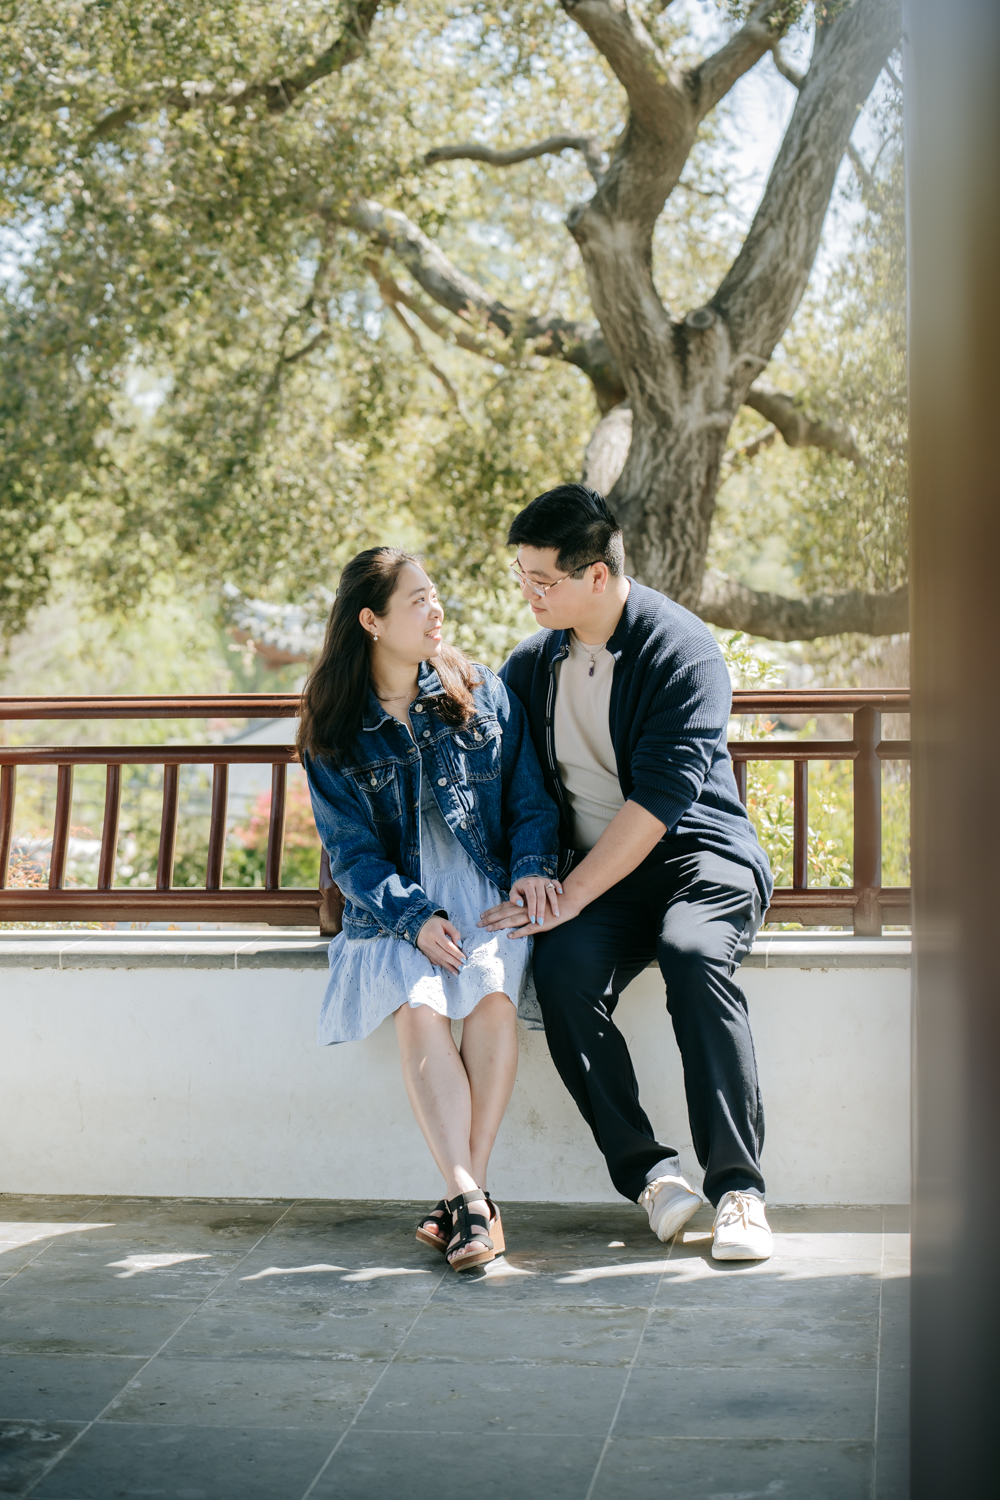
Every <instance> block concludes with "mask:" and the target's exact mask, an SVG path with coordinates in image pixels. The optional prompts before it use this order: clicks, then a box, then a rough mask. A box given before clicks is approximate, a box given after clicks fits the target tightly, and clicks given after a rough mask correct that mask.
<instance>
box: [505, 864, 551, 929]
mask: <svg viewBox="0 0 1000 1500" xmlns="http://www.w3.org/2000/svg"><path fill="white" fill-rule="evenodd" d="M561 894H562V886H561V885H560V884H559V882H558V880H547V879H546V878H545V876H544V875H526V876H525V877H524V878H523V879H522V880H515V881H514V884H513V885H512V886H511V888H510V899H511V901H512V902H513V904H514V905H515V906H520V907H523V909H524V910H525V911H526V912H527V914H528V924H529V926H530V925H531V924H532V923H534V922H537V923H538V925H539V926H540V927H541V926H542V924H543V923H544V921H545V908H546V905H548V906H549V907H551V909H552V913H553V915H554V916H556V917H558V915H559V897H560V895H561Z"/></svg>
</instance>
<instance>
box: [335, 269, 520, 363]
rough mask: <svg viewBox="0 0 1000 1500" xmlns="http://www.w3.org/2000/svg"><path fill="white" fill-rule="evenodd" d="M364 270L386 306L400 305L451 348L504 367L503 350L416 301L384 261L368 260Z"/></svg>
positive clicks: (418, 298) (420, 299) (417, 299)
mask: <svg viewBox="0 0 1000 1500" xmlns="http://www.w3.org/2000/svg"><path fill="white" fill-rule="evenodd" d="M365 266H366V267H367V268H368V270H369V271H370V272H371V274H372V276H373V277H374V278H375V281H376V283H377V285H378V289H379V291H380V293H381V294H382V299H383V301H385V302H386V303H395V304H399V305H400V306H402V307H405V308H407V309H408V310H409V311H410V312H411V313H413V315H414V317H417V318H419V319H420V321H421V323H423V325H424V327H425V328H429V329H430V331H431V333H436V334H437V336H438V338H439V339H444V341H445V342H446V343H448V344H457V345H458V347H459V348H460V349H467V350H468V351H469V353H470V354H479V355H481V356H482V358H483V359H495V360H499V361H500V362H501V363H502V362H503V360H504V352H503V350H499V349H497V348H496V347H495V346H494V345H493V344H491V343H490V342H489V340H488V339H484V338H477V337H476V336H475V335H474V334H471V333H467V332H466V331H465V329H464V328H455V327H453V326H452V324H450V323H446V322H445V321H444V319H443V318H439V317H438V316H437V314H436V313H434V312H433V311H432V310H431V308H429V307H428V306H427V303H426V302H424V301H423V300H422V298H420V297H415V296H414V295H413V293H412V292H408V291H407V290H406V289H405V288H404V287H401V286H400V284H399V282H398V281H397V280H396V279H395V277H393V276H390V274H389V272H388V271H387V270H386V268H385V264H384V262H383V261H382V260H380V259H377V258H376V257H375V256H373V255H372V256H368V257H367V258H366V259H365Z"/></svg>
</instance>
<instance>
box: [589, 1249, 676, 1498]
mask: <svg viewBox="0 0 1000 1500" xmlns="http://www.w3.org/2000/svg"><path fill="white" fill-rule="evenodd" d="M675 1243H676V1241H675V1239H672V1240H671V1242H670V1246H669V1249H668V1250H667V1260H668V1261H669V1260H670V1257H671V1256H672V1255H673V1253H674V1246H675ZM666 1274H667V1273H666V1271H661V1273H660V1275H659V1277H658V1279H657V1283H656V1287H655V1288H654V1290H653V1296H652V1300H651V1302H650V1304H649V1307H648V1308H647V1309H646V1316H645V1318H644V1319H643V1323H642V1328H641V1330H640V1332H639V1337H638V1339H637V1341H636V1346H635V1349H634V1350H633V1351H632V1358H631V1360H630V1361H629V1364H628V1366H627V1368H626V1371H625V1379H624V1381H623V1382H622V1388H621V1391H620V1392H619V1395H618V1401H617V1404H616V1406H615V1409H614V1412H613V1413H612V1416H611V1422H610V1424H609V1426H608V1431H607V1434H606V1436H605V1439H604V1442H603V1443H602V1444H601V1451H600V1453H599V1454H598V1455H597V1463H596V1464H595V1465H594V1472H593V1474H592V1475H591V1478H590V1484H589V1485H588V1486H587V1493H586V1496H585V1500H592V1497H593V1494H594V1490H595V1488H596V1486H597V1481H598V1479H599V1478H600V1475H601V1469H602V1468H603V1466H604V1460H605V1458H606V1456H607V1453H608V1450H609V1448H610V1447H611V1440H612V1438H613V1436H614V1431H615V1424H616V1423H617V1421H618V1413H619V1412H620V1411H621V1409H622V1402H623V1401H624V1400H625V1392H626V1391H627V1390H628V1386H629V1381H630V1380H631V1378H632V1371H633V1370H634V1369H635V1362H636V1360H637V1359H638V1358H639V1351H640V1349H641V1348H642V1341H643V1339H644V1338H645V1337H646V1329H647V1328H648V1327H649V1320H650V1318H651V1317H652V1316H653V1309H654V1308H655V1306H656V1299H657V1297H658V1296H659V1294H660V1287H661V1285H662V1283H663V1278H664V1276H665V1275H666Z"/></svg>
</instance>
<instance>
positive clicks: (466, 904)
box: [319, 775, 541, 1046]
mask: <svg viewBox="0 0 1000 1500" xmlns="http://www.w3.org/2000/svg"><path fill="white" fill-rule="evenodd" d="M420 884H421V885H422V886H423V888H424V890H425V891H426V892H427V895H428V897H429V898H430V900H431V901H433V902H434V904H435V906H440V907H441V908H442V909H443V910H445V911H446V912H447V913H448V920H449V921H450V922H453V923H454V924H455V926H456V927H457V928H458V930H459V932H460V933H461V934H462V952H463V953H464V954H465V963H464V964H463V966H462V969H461V972H460V973H458V974H449V973H448V972H447V970H446V969H442V968H439V967H436V966H435V965H434V964H432V963H431V961H430V959H429V958H427V957H426V956H425V955H424V954H423V953H421V952H420V950H419V948H415V947H414V946H413V944H412V943H409V942H406V941H405V940H404V939H403V938H393V937H377V938H347V937H345V936H344V934H343V933H342V932H341V933H338V934H337V936H336V937H335V938H333V940H332V941H331V943H330V981H329V983H328V985H327V987H326V994H325V996H324V997H323V1003H322V1005H321V1006H320V1012H319V1040H320V1044H321V1045H323V1046H329V1045H331V1044H332V1043H334V1042H356V1041H360V1039H361V1038H362V1037H366V1036H368V1035H369V1034H370V1033H371V1032H372V1031H374V1030H375V1028H376V1026H378V1025H379V1024H380V1023H381V1022H382V1021H384V1020H385V1018H386V1016H391V1015H392V1013H393V1011H395V1010H398V1009H399V1007H400V1006H401V1005H403V1004H405V1003H406V1002H409V1004H410V1005H429V1006H430V1007H431V1009H432V1010H436V1011H437V1012H438V1014H439V1015H442V1016H448V1017H449V1018H450V1019H451V1020H453V1021H457V1020H460V1019H461V1018H462V1017H464V1016H467V1015H469V1013H470V1012H471V1011H473V1010H475V1008H476V1006H477V1005H478V1004H479V1002H480V1000H482V999H483V997H484V996H486V995H492V994H494V993H495V992H496V991H500V992H502V993H503V994H505V995H509V996H510V999H511V1001H512V1002H513V1004H514V1005H516V1006H517V1007H518V1010H519V1014H520V1015H521V1018H522V1020H524V1021H525V1022H526V1024H527V1025H528V1026H529V1027H530V1028H531V1029H533V1030H536V1029H538V1027H540V1026H541V1014H540V1012H539V1010H538V1001H537V1000H536V998H535V993H534V986H533V985H532V984H531V947H532V939H531V938H517V939H515V938H509V937H508V936H507V934H506V932H486V931H484V930H483V929H482V928H481V927H478V926H477V925H476V924H477V923H478V921H479V918H480V916H481V914H482V913H483V912H484V911H486V909H487V908H488V907H490V906H497V905H498V904H499V903H500V901H502V900H503V896H502V894H501V892H500V891H498V890H497V888H496V886H495V885H494V884H493V883H492V881H490V880H487V878H486V876H485V875H484V874H483V873H482V871H481V870H480V869H479V868H478V867H477V866H476V865H475V864H474V863H473V861H472V860H471V859H470V858H469V856H468V854H466V852H465V850H464V849H463V848H462V846H461V844H460V843H459V842H458V839H457V838H456V837H455V835H454V834H453V833H452V831H451V829H450V828H449V827H448V824H447V823H446V822H445V820H444V818H443V816H442V814H441V809H440V808H439V807H438V805H437V801H436V799H435V797H434V792H433V789H432V788H431V786H430V778H429V777H427V776H423V775H422V776H421V780H420Z"/></svg>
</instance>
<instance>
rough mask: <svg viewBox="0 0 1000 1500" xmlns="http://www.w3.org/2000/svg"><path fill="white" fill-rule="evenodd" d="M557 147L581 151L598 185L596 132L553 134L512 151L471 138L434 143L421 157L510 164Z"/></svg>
mask: <svg viewBox="0 0 1000 1500" xmlns="http://www.w3.org/2000/svg"><path fill="white" fill-rule="evenodd" d="M560 151H582V152H583V159H584V161H585V162H586V163H587V170H588V172H589V173H590V175H591V177H592V178H593V179H594V181H595V182H596V183H597V185H598V187H600V185H601V182H602V180H603V177H604V164H605V163H604V152H603V151H602V150H601V147H600V144H599V142H598V140H597V137H596V136H592V135H552V136H549V137H548V139H547V140H544V141H539V142H538V143H537V145H534V146H517V147H515V148H514V149H513V150H511V151H494V150H493V149H492V147H490V146H480V145H478V144H477V143H476V142H475V141H470V142H468V143H467V144H466V145H464V146H436V147H435V148H434V150H433V151H428V152H427V154H426V156H425V157H424V165H425V166H428V167H432V166H434V164H435V163H436V162H439V161H484V162H486V163H488V165H489V166H491V167H513V166H516V164H517V163H518V162H521V161H531V160H532V158H533V157H536V156H548V155H550V154H552V155H556V154H558V153H559V152H560Z"/></svg>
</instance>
